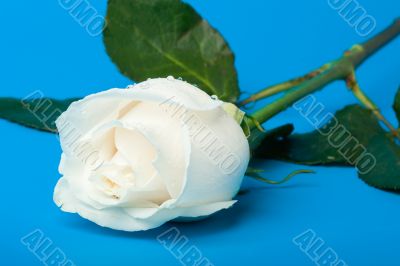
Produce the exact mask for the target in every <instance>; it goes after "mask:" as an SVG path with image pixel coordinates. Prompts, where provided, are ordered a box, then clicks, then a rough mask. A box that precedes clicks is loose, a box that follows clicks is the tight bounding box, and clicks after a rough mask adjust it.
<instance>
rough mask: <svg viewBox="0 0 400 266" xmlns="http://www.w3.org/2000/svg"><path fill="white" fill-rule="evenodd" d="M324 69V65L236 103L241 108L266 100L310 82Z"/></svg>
mask: <svg viewBox="0 0 400 266" xmlns="http://www.w3.org/2000/svg"><path fill="white" fill-rule="evenodd" d="M325 68H326V66H325V65H324V66H322V67H320V68H318V69H316V70H314V71H311V72H310V73H307V74H306V75H304V76H301V77H297V78H294V79H290V80H288V81H285V82H283V83H279V84H276V85H272V86H269V87H267V88H265V89H263V90H261V91H259V92H257V93H256V94H253V95H251V96H250V97H249V98H247V99H244V100H242V101H241V102H239V103H238V106H239V107H241V106H244V105H246V104H249V103H251V102H256V101H259V100H262V99H264V98H267V97H269V96H273V95H275V94H278V93H280V92H284V91H287V90H290V89H292V88H294V87H296V86H298V85H300V84H301V83H303V82H304V81H306V80H310V79H312V78H313V77H315V76H317V75H319V74H320V73H322V72H323V71H324V70H325Z"/></svg>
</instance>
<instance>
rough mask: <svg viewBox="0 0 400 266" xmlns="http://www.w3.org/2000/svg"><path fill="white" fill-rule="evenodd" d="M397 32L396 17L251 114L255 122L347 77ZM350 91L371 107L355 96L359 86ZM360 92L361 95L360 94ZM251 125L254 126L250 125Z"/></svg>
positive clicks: (369, 102) (267, 118)
mask: <svg viewBox="0 0 400 266" xmlns="http://www.w3.org/2000/svg"><path fill="white" fill-rule="evenodd" d="M399 33H400V18H398V19H396V20H395V21H394V22H393V23H392V24H391V25H390V26H389V27H387V28H386V29H385V30H383V31H382V32H380V33H378V34H377V35H375V36H374V37H372V38H371V39H369V40H368V41H366V42H364V43H362V44H360V45H355V46H353V47H352V48H351V49H350V50H348V51H346V52H345V54H344V56H342V57H341V58H339V59H337V60H335V61H333V62H330V63H328V64H326V65H324V66H323V68H324V69H323V71H322V72H321V73H319V74H318V75H316V76H314V77H312V78H311V79H309V80H306V81H304V82H303V83H301V84H300V85H298V86H297V87H294V88H292V89H290V90H289V91H287V92H286V93H285V94H284V95H283V96H282V97H281V98H279V99H278V100H276V101H275V102H272V103H271V104H269V105H267V106H265V107H263V108H261V109H260V110H258V111H256V112H255V113H253V114H252V115H251V116H252V117H253V118H254V119H255V120H256V121H258V122H259V123H263V122H265V121H267V120H269V119H270V118H272V117H274V116H275V115H277V114H279V113H280V112H281V111H283V110H285V109H287V108H288V107H290V106H291V105H292V104H293V103H295V102H296V101H298V100H300V99H301V98H303V97H304V96H306V95H308V94H310V93H313V92H315V91H318V90H320V89H322V88H323V87H324V86H326V85H327V84H329V83H331V82H333V81H336V80H348V78H349V77H351V76H352V73H354V69H355V68H357V67H358V66H359V65H360V64H361V63H362V62H364V61H365V60H366V59H367V58H368V57H370V56H371V55H372V54H374V53H375V52H377V51H378V50H379V49H380V48H382V47H383V46H385V45H386V44H387V43H389V42H390V41H391V40H393V39H394V38H395V37H396V36H397V35H399ZM352 91H353V92H355V95H356V96H357V98H358V99H359V100H360V101H361V102H362V103H363V104H364V105H365V106H367V107H368V106H371V103H372V102H371V101H370V100H369V99H368V98H367V97H358V96H360V95H361V93H362V92H361V90H360V88H359V87H358V88H357V89H356V90H352ZM362 94H363V95H364V93H362ZM372 106H374V107H373V108H374V109H375V110H376V108H375V105H374V104H372ZM374 113H375V114H376V115H378V118H379V115H380V113H379V112H378V113H377V112H374ZM251 126H252V127H254V125H251Z"/></svg>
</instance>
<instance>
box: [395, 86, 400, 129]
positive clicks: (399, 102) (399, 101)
mask: <svg viewBox="0 0 400 266" xmlns="http://www.w3.org/2000/svg"><path fill="white" fill-rule="evenodd" d="M393 109H394V111H395V113H396V116H397V121H399V127H400V88H399V89H398V90H397V93H396V96H395V97H394V103H393Z"/></svg>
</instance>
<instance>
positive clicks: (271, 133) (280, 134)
mask: <svg viewBox="0 0 400 266" xmlns="http://www.w3.org/2000/svg"><path fill="white" fill-rule="evenodd" d="M293 130H294V127H293V125H292V124H286V125H283V126H279V127H277V128H274V129H271V130H267V131H265V132H263V131H260V130H259V129H258V128H256V127H255V128H253V129H252V130H251V132H250V136H249V137H248V141H249V145H250V149H251V150H252V151H254V152H255V153H256V154H257V151H258V150H261V149H262V148H261V149H260V148H259V146H260V145H264V146H269V145H270V144H272V143H275V142H276V141H278V140H281V139H285V138H286V137H287V136H289V135H290V134H291V133H292V132H293Z"/></svg>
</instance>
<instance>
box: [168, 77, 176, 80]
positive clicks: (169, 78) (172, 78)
mask: <svg viewBox="0 0 400 266" xmlns="http://www.w3.org/2000/svg"><path fill="white" fill-rule="evenodd" d="M167 79H168V80H174V79H175V78H174V76H168V77H167Z"/></svg>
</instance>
